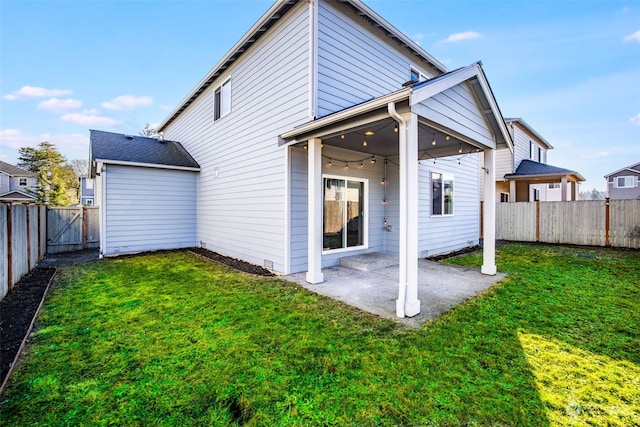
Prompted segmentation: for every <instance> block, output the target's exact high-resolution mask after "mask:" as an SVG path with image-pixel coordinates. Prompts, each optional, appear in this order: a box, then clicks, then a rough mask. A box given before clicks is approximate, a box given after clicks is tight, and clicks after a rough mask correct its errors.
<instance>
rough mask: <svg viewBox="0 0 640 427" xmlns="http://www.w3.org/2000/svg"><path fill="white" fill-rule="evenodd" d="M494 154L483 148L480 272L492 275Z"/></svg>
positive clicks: (493, 270)
mask: <svg viewBox="0 0 640 427" xmlns="http://www.w3.org/2000/svg"><path fill="white" fill-rule="evenodd" d="M495 163H496V154H495V150H493V149H491V148H487V149H485V150H484V167H485V170H486V173H487V176H486V177H485V180H484V200H485V203H484V207H483V210H484V212H483V220H484V224H483V230H484V247H483V251H482V268H481V270H480V271H481V272H482V274H489V275H494V274H496V273H497V271H498V269H497V268H496V185H495V182H496V168H495Z"/></svg>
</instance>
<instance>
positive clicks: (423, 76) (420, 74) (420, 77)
mask: <svg viewBox="0 0 640 427" xmlns="http://www.w3.org/2000/svg"><path fill="white" fill-rule="evenodd" d="M414 73H415V74H416V75H417V76H418V80H414V78H413V74H414ZM409 80H410V81H412V82H414V83H422V82H424V81H427V80H429V77H427V75H426V74H424V73H423V72H422V71H420V70H418V69H417V68H416V67H414V66H410V67H409Z"/></svg>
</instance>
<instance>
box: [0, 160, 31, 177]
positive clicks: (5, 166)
mask: <svg viewBox="0 0 640 427" xmlns="http://www.w3.org/2000/svg"><path fill="white" fill-rule="evenodd" d="M0 172H4V173H6V174H7V175H11V176H26V177H29V178H35V177H36V176H37V175H36V174H35V173H33V172H31V171H28V170H24V169H22V168H19V167H17V166H13V165H10V164H9V163H7V162H3V161H1V160H0Z"/></svg>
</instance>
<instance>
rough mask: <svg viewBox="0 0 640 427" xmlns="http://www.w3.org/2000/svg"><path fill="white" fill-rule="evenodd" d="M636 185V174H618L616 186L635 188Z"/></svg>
mask: <svg viewBox="0 0 640 427" xmlns="http://www.w3.org/2000/svg"><path fill="white" fill-rule="evenodd" d="M635 186H636V179H635V176H618V177H616V178H615V187H616V188H634V187H635Z"/></svg>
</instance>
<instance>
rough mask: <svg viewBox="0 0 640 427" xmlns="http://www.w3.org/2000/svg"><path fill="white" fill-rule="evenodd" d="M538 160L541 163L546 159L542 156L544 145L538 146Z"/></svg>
mask: <svg viewBox="0 0 640 427" xmlns="http://www.w3.org/2000/svg"><path fill="white" fill-rule="evenodd" d="M538 161H539V162H540V163H544V159H543V158H542V147H538Z"/></svg>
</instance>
